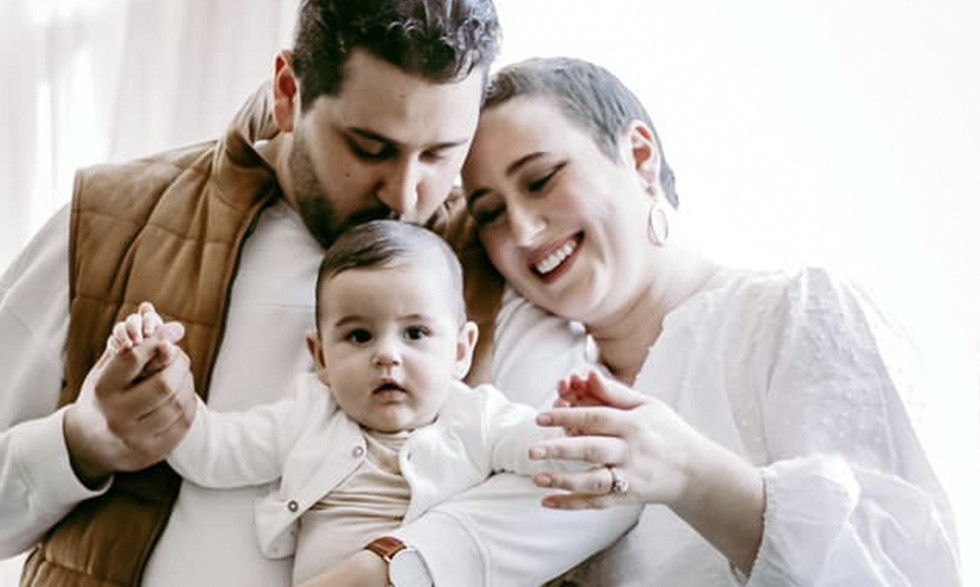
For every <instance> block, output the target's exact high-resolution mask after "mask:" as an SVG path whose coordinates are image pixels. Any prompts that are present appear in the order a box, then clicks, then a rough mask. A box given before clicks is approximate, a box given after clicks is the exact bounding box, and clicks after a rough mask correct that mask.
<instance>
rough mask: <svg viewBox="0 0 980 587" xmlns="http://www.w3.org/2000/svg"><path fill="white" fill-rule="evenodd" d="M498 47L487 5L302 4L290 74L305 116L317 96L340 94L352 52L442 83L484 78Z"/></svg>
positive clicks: (413, 1) (451, 0)
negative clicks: (481, 73)
mask: <svg viewBox="0 0 980 587" xmlns="http://www.w3.org/2000/svg"><path fill="white" fill-rule="evenodd" d="M499 45H500V23H499V22H498V21H497V12H496V9H495V8H494V6H493V2H492V1H491V0H303V3H302V4H301V5H300V9H299V18H298V21H297V24H296V38H295V40H294V44H293V69H294V70H295V72H296V77H297V78H298V79H299V81H300V95H301V97H302V100H301V102H302V104H303V108H304V109H305V108H308V107H309V106H310V105H311V104H313V102H314V100H316V98H317V97H319V96H321V95H324V94H326V95H336V94H338V93H339V92H340V90H341V86H342V85H343V81H344V67H345V66H346V64H347V60H348V58H349V57H350V55H351V53H352V52H353V51H354V50H355V49H363V50H365V51H367V52H368V53H370V54H371V55H373V56H374V57H377V58H379V59H382V60H384V61H387V62H388V63H391V64H392V65H394V66H396V67H398V69H400V70H402V71H404V72H405V73H408V74H411V75H415V76H418V77H420V78H422V79H425V80H429V81H432V82H437V83H449V82H454V81H460V80H463V79H465V78H466V77H467V76H468V75H469V74H470V72H472V71H474V70H475V69H477V68H480V67H482V68H484V70H485V71H486V70H487V69H488V68H489V66H490V63H491V62H492V61H493V59H494V58H495V57H496V56H497V51H498V50H499Z"/></svg>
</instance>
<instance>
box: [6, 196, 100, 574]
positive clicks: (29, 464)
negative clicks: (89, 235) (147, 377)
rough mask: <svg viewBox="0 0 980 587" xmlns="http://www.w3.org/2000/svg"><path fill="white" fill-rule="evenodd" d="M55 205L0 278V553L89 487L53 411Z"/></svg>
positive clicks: (57, 312) (57, 338)
mask: <svg viewBox="0 0 980 587" xmlns="http://www.w3.org/2000/svg"><path fill="white" fill-rule="evenodd" d="M68 223H69V210H68V208H67V207H66V208H63V209H62V210H61V211H60V212H58V214H56V215H55V216H54V217H53V218H52V219H51V220H50V221H49V222H48V224H47V225H45V227H44V228H42V229H41V231H40V232H39V233H38V234H37V235H36V236H35V237H34V239H33V240H32V241H31V243H30V244H29V245H28V246H27V248H26V249H25V250H24V251H23V252H22V253H21V255H20V256H19V257H18V258H17V259H16V260H15V261H14V262H13V264H12V265H11V266H10V267H9V268H8V269H7V270H6V272H5V273H4V274H3V276H2V277H0V373H3V377H4V383H3V384H2V386H0V520H2V523H0V558H4V557H7V556H12V555H14V554H17V553H19V552H22V551H24V550H27V549H28V548H30V547H31V546H33V545H34V544H35V543H36V542H37V541H38V539H40V537H41V536H42V535H44V533H45V532H47V530H48V529H50V528H51V527H52V526H53V525H54V524H55V523H57V522H58V521H59V520H61V518H63V517H64V516H65V515H66V514H67V513H68V512H70V511H71V510H72V508H73V507H75V505H76V504H78V503H79V502H81V501H82V500H85V499H88V498H91V497H94V496H97V495H99V494H101V493H103V492H104V491H105V490H106V489H107V488H108V484H106V486H104V487H101V488H98V490H96V491H91V490H89V489H88V488H86V487H85V486H84V485H82V484H81V483H80V482H79V481H78V478H77V477H76V476H75V474H74V472H73V471H72V468H71V464H70V462H69V458H68V448H67V446H66V445H65V440H64V433H63V429H62V428H63V424H62V422H63V417H64V410H57V411H56V408H57V404H58V397H59V394H60V391H61V387H62V377H63V373H64V347H65V341H66V340H67V337H68V232H69V231H68Z"/></svg>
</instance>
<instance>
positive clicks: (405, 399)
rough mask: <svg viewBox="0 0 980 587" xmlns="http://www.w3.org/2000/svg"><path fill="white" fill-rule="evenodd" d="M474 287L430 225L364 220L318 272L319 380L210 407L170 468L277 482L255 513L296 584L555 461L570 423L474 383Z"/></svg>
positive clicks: (133, 331) (147, 325) (223, 480)
mask: <svg viewBox="0 0 980 587" xmlns="http://www.w3.org/2000/svg"><path fill="white" fill-rule="evenodd" d="M462 283H463V282H462V271H461V268H460V265H459V262H458V261H457V259H456V256H455V255H454V254H453V251H452V250H451V249H450V248H449V247H448V246H447V245H446V243H445V242H444V241H443V240H442V239H441V238H439V237H438V236H436V235H435V234H433V233H431V232H429V231H427V230H425V229H423V228H419V227H416V226H411V225H408V224H405V223H401V222H395V221H390V220H379V221H373V222H369V223H366V224H362V225H359V226H356V227H354V228H351V229H350V230H348V231H346V232H345V233H344V234H343V235H342V236H341V237H340V238H339V239H338V240H337V241H336V243H334V245H333V246H332V247H331V248H330V249H329V250H328V251H327V253H326V255H325V257H324V259H323V262H322V264H321V266H320V272H319V276H318V280H317V309H316V314H317V315H316V326H317V331H316V333H315V334H314V333H310V334H309V335H308V337H307V346H308V348H309V351H310V354H311V355H312V357H313V362H314V364H315V367H316V373H315V375H314V374H312V373H309V374H304V375H303V376H301V377H300V378H299V380H298V382H297V384H296V388H295V390H294V393H293V394H292V397H290V398H289V399H286V400H283V401H280V402H278V403H275V404H270V405H264V406H258V407H256V408H253V409H251V410H248V411H246V412H242V413H217V412H213V411H211V410H209V409H208V408H207V406H206V405H205V404H204V403H203V402H202V401H200V400H199V401H198V406H197V412H196V414H195V417H194V422H193V425H192V426H191V428H190V430H189V432H188V433H187V436H186V437H185V438H184V440H183V441H182V442H181V444H180V445H179V446H178V447H177V448H176V449H175V450H174V452H173V453H172V454H171V455H170V457H169V459H168V462H169V463H170V465H171V466H172V467H173V468H174V469H176V470H177V471H178V472H179V473H180V474H181V475H182V476H183V477H184V478H185V479H187V480H189V481H191V482H193V483H196V484H199V485H202V486H206V487H212V488H227V487H239V486H244V485H255V484H262V483H269V482H273V481H276V480H279V483H278V486H277V487H276V489H275V490H274V491H273V492H272V493H271V494H270V495H268V496H267V497H264V498H261V499H259V500H257V502H256V505H255V523H256V526H257V529H258V537H259V542H260V546H261V548H262V551H263V552H264V553H265V554H266V555H267V556H269V557H274V558H279V557H287V556H290V555H295V561H294V566H293V583H294V584H298V583H300V582H302V581H303V580H305V579H307V578H310V577H313V576H315V575H317V574H319V573H321V572H324V571H326V570H328V569H330V568H331V567H332V566H333V565H334V564H335V563H337V562H339V561H340V560H342V559H344V558H346V557H347V556H348V555H350V554H352V553H354V552H356V551H357V550H358V549H361V548H364V547H365V545H367V544H368V543H370V542H371V541H372V540H373V539H375V538H377V537H380V536H385V535H387V534H388V533H390V532H391V531H392V530H393V529H395V528H397V527H398V526H400V525H401V524H402V523H403V522H407V521H410V520H412V519H413V518H416V517H417V516H419V515H420V514H421V513H423V512H425V511H426V510H427V509H429V508H431V507H433V506H434V505H436V504H438V503H439V502H441V501H443V500H445V499H447V498H448V497H450V496H452V495H454V494H456V493H459V492H461V491H463V490H465V489H467V488H468V487H471V486H473V485H476V484H479V483H480V482H482V481H483V480H485V479H486V478H487V477H489V476H490V475H492V474H493V473H494V472H497V471H509V472H514V473H520V474H532V473H534V472H536V471H540V470H544V469H546V468H552V469H553V468H554V467H555V466H556V465H557V464H556V463H555V462H547V461H534V462H532V461H531V460H530V459H529V458H528V447H529V446H530V445H531V444H533V443H534V442H536V441H539V440H543V439H546V438H552V437H554V436H555V435H556V434H561V433H560V432H554V431H551V430H550V429H546V428H541V427H538V426H536V425H535V424H534V418H535V412H534V410H532V409H531V408H529V407H528V406H525V405H521V404H515V403H512V402H510V401H508V400H507V399H505V397H504V396H503V395H502V394H501V393H500V392H499V391H498V390H496V389H494V388H493V387H490V386H486V385H484V386H480V387H477V388H475V389H471V388H469V387H467V386H466V385H464V384H463V383H462V382H461V381H460V380H461V379H462V378H463V377H464V376H465V375H466V373H467V371H468V370H469V366H470V360H471V357H472V353H473V347H474V344H475V343H476V338H477V328H476V325H475V324H474V323H473V322H469V321H468V320H467V318H466V310H465V304H464V301H463V294H462ZM161 325H162V321H161V319H160V317H159V315H158V314H156V311H155V310H154V309H153V307H152V306H151V305H149V304H144V305H142V306H141V307H140V312H139V313H138V314H134V315H132V316H130V317H129V318H127V320H126V321H125V322H121V323H119V324H118V325H117V326H116V328H115V329H114V331H113V335H112V336H111V337H110V340H109V345H108V346H109V349H110V352H127V351H128V349H130V348H131V347H133V346H134V345H136V344H141V342H140V340H141V339H142V335H143V334H147V335H149V334H152V332H153V330H154V329H155V328H158V327H160V326H161ZM166 326H167V327H168V328H175V327H177V328H179V326H178V325H176V324H168V325H166ZM418 562H421V560H420V559H419V561H418Z"/></svg>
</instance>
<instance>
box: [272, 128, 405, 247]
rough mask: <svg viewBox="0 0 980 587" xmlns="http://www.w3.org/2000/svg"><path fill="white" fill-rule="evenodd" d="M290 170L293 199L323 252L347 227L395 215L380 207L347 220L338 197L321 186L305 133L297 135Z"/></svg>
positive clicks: (357, 213)
mask: <svg viewBox="0 0 980 587" xmlns="http://www.w3.org/2000/svg"><path fill="white" fill-rule="evenodd" d="M289 171H290V173H291V174H292V180H293V197H294V199H295V201H296V207H297V208H298V210H297V211H298V212H299V215H300V217H301V218H302V219H303V223H304V224H306V229H307V230H309V231H310V234H312V235H313V238H315V239H316V240H317V241H318V242H319V243H320V245H321V246H322V247H323V248H324V249H328V248H330V245H331V244H333V241H334V240H336V239H337V237H338V236H340V234H341V233H342V232H343V231H344V230H346V229H347V228H348V227H350V226H353V225H355V224H361V223H364V222H367V221H369V220H376V219H379V218H391V217H392V213H391V210H389V209H388V208H386V207H384V206H381V205H380V204H379V205H378V206H376V207H374V208H369V209H366V210H359V211H357V212H355V213H354V214H352V215H350V216H348V217H346V218H344V217H341V216H340V214H338V213H337V209H336V207H335V206H334V204H333V202H334V199H333V198H335V197H336V196H332V195H330V194H328V193H327V192H326V191H325V190H324V189H323V188H322V187H321V185H320V182H319V180H318V179H317V177H316V173H315V172H314V171H313V162H312V161H311V160H310V152H309V148H308V147H307V145H306V141H305V140H304V139H303V135H302V133H296V134H295V135H294V139H293V149H292V152H291V153H290V155H289Z"/></svg>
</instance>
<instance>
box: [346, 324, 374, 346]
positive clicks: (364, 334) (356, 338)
mask: <svg viewBox="0 0 980 587" xmlns="http://www.w3.org/2000/svg"><path fill="white" fill-rule="evenodd" d="M344 338H345V339H347V340H349V341H351V342H353V343H355V344H364V343H366V342H368V341H369V340H371V333H370V332H368V331H367V330H365V329H363V328H355V329H354V330H351V331H350V332H348V333H347V336H345V337H344Z"/></svg>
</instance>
